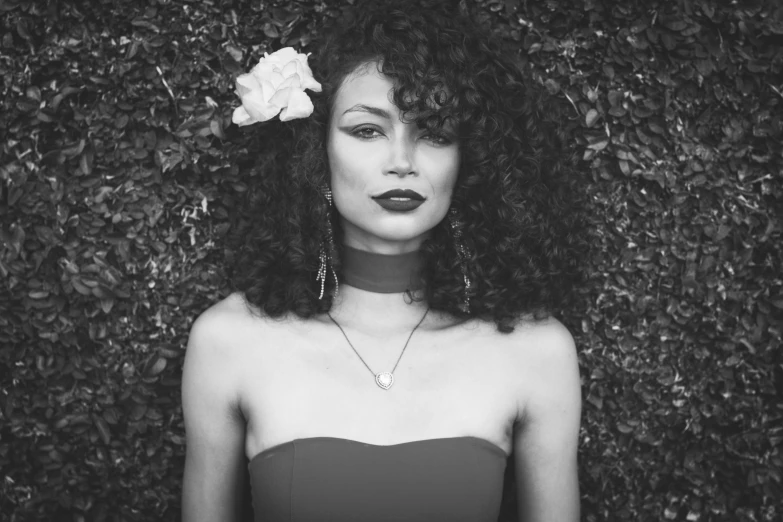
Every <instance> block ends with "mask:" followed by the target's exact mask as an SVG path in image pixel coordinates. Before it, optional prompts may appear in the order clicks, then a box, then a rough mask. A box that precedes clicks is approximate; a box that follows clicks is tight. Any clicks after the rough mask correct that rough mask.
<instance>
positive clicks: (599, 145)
mask: <svg viewBox="0 0 783 522" xmlns="http://www.w3.org/2000/svg"><path fill="white" fill-rule="evenodd" d="M607 145H609V138H608V137H607V136H604V137H603V138H601V139H599V140H597V141H595V142H593V143H589V144H588V145H587V148H588V149H591V150H594V151H596V152H597V151H601V150H604V149H605V148H606V146H607Z"/></svg>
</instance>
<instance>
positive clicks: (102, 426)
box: [92, 415, 111, 444]
mask: <svg viewBox="0 0 783 522" xmlns="http://www.w3.org/2000/svg"><path fill="white" fill-rule="evenodd" d="M92 420H93V423H94V424H95V427H96V428H98V434H99V435H100V436H101V439H102V440H103V443H104V444H108V443H109V442H111V430H110V429H109V425H108V424H106V421H105V420H103V417H98V416H97V415H92Z"/></svg>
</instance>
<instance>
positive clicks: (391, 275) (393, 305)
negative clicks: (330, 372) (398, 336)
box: [330, 246, 427, 335]
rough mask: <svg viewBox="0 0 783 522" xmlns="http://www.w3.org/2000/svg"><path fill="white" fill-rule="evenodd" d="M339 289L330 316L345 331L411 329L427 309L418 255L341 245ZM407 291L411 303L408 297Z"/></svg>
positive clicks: (376, 332)
mask: <svg viewBox="0 0 783 522" xmlns="http://www.w3.org/2000/svg"><path fill="white" fill-rule="evenodd" d="M340 255H341V259H340V260H341V265H342V270H341V272H342V273H341V276H340V290H339V292H338V295H337V297H336V298H335V300H334V302H333V304H332V310H331V311H330V313H331V314H332V316H333V317H335V319H337V320H338V321H340V320H341V319H342V322H341V324H343V323H345V324H344V326H346V327H348V328H356V329H360V330H368V333H370V331H371V332H372V333H374V334H378V335H383V334H384V333H394V332H397V331H399V330H400V329H406V328H410V327H412V326H413V325H414V324H416V322H418V321H419V319H421V316H422V314H423V313H424V311H425V310H426V309H427V303H426V302H425V301H424V300H423V299H422V298H423V292H424V287H425V284H424V280H423V278H422V268H423V259H422V257H421V254H420V253H419V252H418V251H416V252H410V253H406V254H395V255H388V254H375V253H371V252H367V251H363V250H360V249H356V248H352V247H348V246H343V247H342V249H341V252H340ZM406 290H409V291H410V293H411V295H412V296H413V298H414V299H413V300H411V298H410V297H408V295H407V293H406Z"/></svg>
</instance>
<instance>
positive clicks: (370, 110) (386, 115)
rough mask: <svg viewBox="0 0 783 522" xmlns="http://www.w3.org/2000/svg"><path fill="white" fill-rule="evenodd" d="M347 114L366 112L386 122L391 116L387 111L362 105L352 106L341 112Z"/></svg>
mask: <svg viewBox="0 0 783 522" xmlns="http://www.w3.org/2000/svg"><path fill="white" fill-rule="evenodd" d="M349 112H368V113H370V114H374V115H375V116H380V117H381V118H386V119H387V120H390V119H391V114H389V112H388V111H385V110H383V109H380V108H378V107H372V106H370V105H363V104H361V103H359V104H356V105H354V106H353V107H351V108H350V109H347V110H346V111H345V112H343V114H347V113H349Z"/></svg>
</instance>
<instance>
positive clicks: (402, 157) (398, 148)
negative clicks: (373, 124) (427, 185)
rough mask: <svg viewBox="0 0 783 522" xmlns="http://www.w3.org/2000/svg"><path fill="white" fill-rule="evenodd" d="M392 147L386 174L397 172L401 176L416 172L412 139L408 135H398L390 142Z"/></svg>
mask: <svg viewBox="0 0 783 522" xmlns="http://www.w3.org/2000/svg"><path fill="white" fill-rule="evenodd" d="M390 147H391V150H390V151H389V162H388V164H387V166H386V169H385V174H396V175H397V176H400V177H404V176H407V175H408V174H415V166H414V160H413V156H414V150H413V148H414V144H413V143H411V141H410V139H409V138H408V137H407V136H401V137H398V138H396V139H394V140H392V141H391V142H390Z"/></svg>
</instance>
